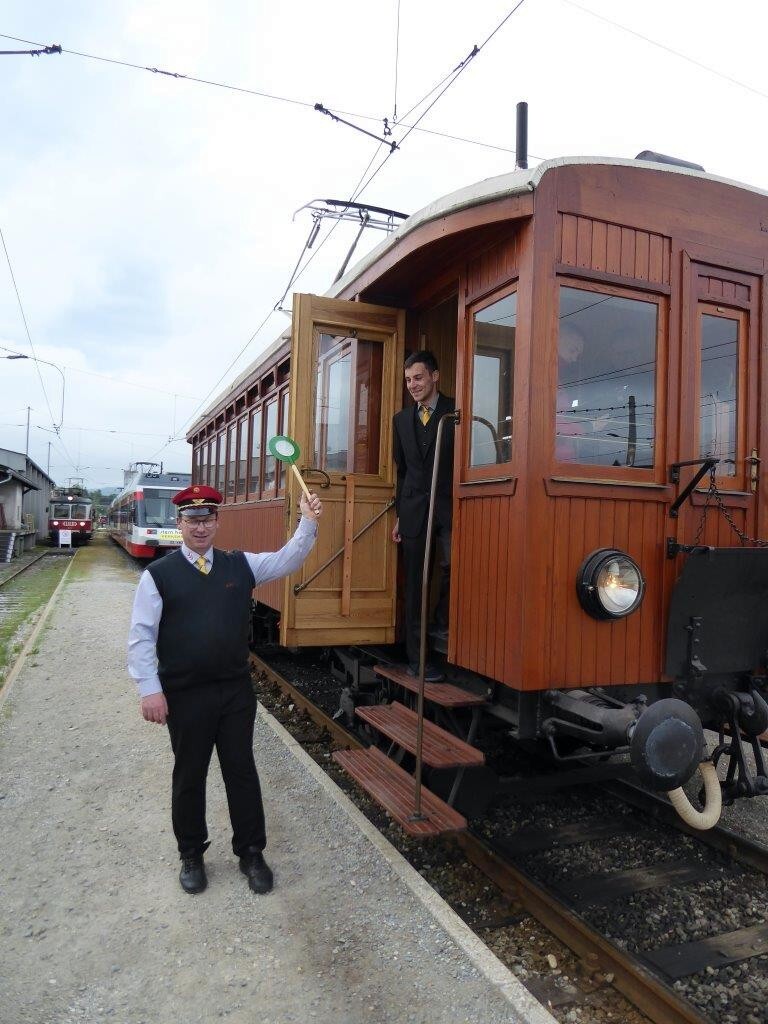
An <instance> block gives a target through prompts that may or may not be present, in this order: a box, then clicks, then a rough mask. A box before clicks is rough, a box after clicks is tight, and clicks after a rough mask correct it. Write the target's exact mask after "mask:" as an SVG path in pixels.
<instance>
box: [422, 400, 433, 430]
mask: <svg viewBox="0 0 768 1024" xmlns="http://www.w3.org/2000/svg"><path fill="white" fill-rule="evenodd" d="M431 415H432V410H431V409H430V408H429V406H428V405H420V406H419V419H420V420H421V422H422V423H423V424H424V426H425V427H426V425H427V424H428V423H429V417H430V416H431Z"/></svg>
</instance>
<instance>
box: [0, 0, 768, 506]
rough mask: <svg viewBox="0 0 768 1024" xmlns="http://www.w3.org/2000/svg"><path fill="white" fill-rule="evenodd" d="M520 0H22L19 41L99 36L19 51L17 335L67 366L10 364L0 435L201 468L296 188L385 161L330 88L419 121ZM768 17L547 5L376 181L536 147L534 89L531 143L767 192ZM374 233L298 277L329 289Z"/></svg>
mask: <svg viewBox="0 0 768 1024" xmlns="http://www.w3.org/2000/svg"><path fill="white" fill-rule="evenodd" d="M517 3H518V0H475V2H474V3H472V4H451V5H447V4H446V3H445V2H444V0H368V2H367V3H361V2H360V0H325V2H324V3H317V2H309V0H283V2H281V3H279V4H278V3H274V2H270V3H266V2H262V0H250V2H246V0H223V2H221V0H220V2H218V3H214V2H213V0H163V2H162V3H159V4H158V3H157V2H156V0H110V2H109V3H103V2H101V0H99V2H97V0H68V2H67V3H66V4H63V3H61V2H60V0H36V2H34V3H30V2H29V0H6V2H5V3H4V4H3V5H2V8H0V33H3V34H5V36H6V37H7V36H15V37H18V38H20V39H23V40H29V41H31V43H32V44H35V45H37V44H50V43H59V44H61V45H62V46H63V47H64V49H65V50H69V51H78V52H79V53H80V54H89V55H92V56H91V57H86V56H78V55H75V54H73V53H71V52H70V53H64V54H62V55H53V56H40V57H29V56H0V95H2V97H3V103H2V108H0V109H1V110H2V127H3V145H2V149H0V230H2V234H3V239H4V242H5V250H7V257H6V251H4V250H3V249H2V247H0V346H2V348H0V356H3V355H8V354H12V353H22V354H26V355H28V356H31V355H32V354H33V352H34V354H35V355H36V356H37V358H38V359H39V360H46V361H47V363H52V364H54V365H53V366H50V365H46V363H44V362H38V363H37V364H35V362H34V361H33V360H31V359H27V360H21V359H15V360H7V359H0V447H5V448H12V449H15V450H18V451H24V448H25V444H26V422H27V407H31V412H30V413H29V421H30V431H29V452H30V455H31V457H32V458H33V459H35V460H36V461H37V462H38V464H40V465H41V466H42V467H43V468H45V467H46V465H47V462H48V456H49V442H50V445H51V447H50V468H51V475H52V476H53V477H54V478H55V479H57V480H59V481H61V482H65V481H66V480H67V479H68V478H69V477H76V476H81V477H83V478H85V481H86V483H87V484H88V485H91V486H109V485H117V484H118V483H120V481H121V479H122V468H123V467H124V466H126V465H127V464H128V463H129V462H130V461H132V460H137V459H144V460H148V459H157V460H163V461H164V463H165V466H166V468H167V469H175V470H184V469H188V467H189V463H190V456H189V450H188V446H187V445H186V443H185V442H184V441H183V440H181V441H179V440H176V441H172V440H171V439H172V438H174V437H178V436H181V437H183V434H184V427H185V426H186V424H187V423H188V422H189V421H190V420H191V418H193V417H194V416H195V413H196V412H197V411H199V410H200V409H201V408H203V407H204V406H205V405H206V404H207V403H208V402H209V401H210V399H211V397H212V396H213V395H215V394H217V393H218V392H219V391H221V390H222V389H223V387H224V386H225V385H226V384H227V383H228V382H229V381H230V380H232V379H233V378H234V377H236V376H237V375H238V374H239V373H240V372H241V371H242V370H243V369H244V368H245V366H246V365H247V364H248V363H249V362H251V361H252V360H253V359H255V358H256V357H257V355H258V353H259V352H260V351H261V350H263V349H264V348H266V347H267V346H268V345H269V344H270V343H271V342H272V341H273V340H274V339H275V338H276V337H277V335H278V334H279V333H280V332H281V331H282V330H283V329H284V327H285V326H286V325H287V323H288V320H287V318H286V316H285V314H284V313H281V312H274V313H272V315H270V311H271V310H273V307H274V306H275V304H276V302H277V301H278V300H279V298H280V296H281V295H282V293H283V291H284V289H285V286H286V284H287V283H288V279H289V277H290V274H291V271H292V270H293V268H294V265H295V263H296V261H297V259H298V257H299V254H300V252H301V250H302V247H303V245H304V242H305V239H306V236H307V234H308V231H309V228H310V224H311V221H310V216H309V214H308V213H307V212H306V211H305V212H304V213H299V214H298V215H297V216H296V217H295V219H293V218H294V213H295V211H296V210H297V209H298V208H299V207H301V206H303V205H304V204H305V203H307V202H309V201H310V200H312V199H315V198H317V197H323V198H339V199H347V198H349V197H350V195H351V194H352V192H353V190H354V189H355V187H356V186H357V185H358V183H359V182H360V181H361V179H363V180H364V178H363V175H364V172H365V171H366V168H370V169H369V170H368V174H370V173H371V172H373V171H375V170H376V169H377V167H378V166H379V164H381V162H382V160H383V159H384V157H385V156H386V153H387V151H386V150H385V149H383V148H379V145H378V143H377V142H375V141H374V140H372V139H370V138H368V137H366V136H365V135H362V134H360V133H358V132H356V131H354V130H352V129H350V128H347V127H345V126H343V125H339V124H336V123H334V122H332V121H331V120H330V119H329V118H327V117H324V116H323V115H321V114H319V113H317V112H316V111H314V110H313V109H312V108H313V105H314V103H316V102H322V103H324V104H325V106H326V107H328V108H330V109H332V110H334V111H337V112H342V111H344V112H346V113H345V114H344V116H346V117H347V119H349V120H356V121H357V123H359V124H360V125H361V126H363V127H365V128H367V129H368V130H370V131H372V132H374V133H380V131H381V129H382V119H383V118H384V117H387V118H389V119H390V121H391V120H392V119H393V115H394V113H395V109H396V111H397V117H398V118H400V119H402V126H400V127H396V128H395V131H394V135H393V137H394V138H395V139H401V138H402V137H403V136H404V135H405V134H406V132H407V127H406V126H407V125H410V124H413V123H414V120H415V119H416V118H417V117H418V116H419V115H420V114H421V113H423V111H424V110H425V107H426V105H427V103H428V102H430V101H431V100H432V99H434V98H435V96H436V95H437V94H436V93H433V94H432V95H431V96H430V98H429V100H427V103H423V104H422V105H421V106H417V107H416V109H415V110H414V111H413V113H409V111H410V109H411V108H412V107H413V106H414V105H415V104H417V103H418V102H419V101H421V100H422V98H423V97H425V96H426V95H427V94H429V93H430V91H431V90H432V89H433V87H434V86H436V85H437V83H439V82H441V81H442V80H443V79H444V78H445V77H446V76H447V75H449V73H450V72H451V71H452V70H453V69H454V68H455V67H456V66H457V65H458V64H459V62H460V61H462V60H463V59H464V58H465V57H466V56H467V55H468V54H469V52H470V51H471V49H472V47H473V45H474V44H478V45H479V44H481V43H482V42H483V41H484V40H485V39H486V38H487V37H488V36H489V35H490V34H491V33H492V32H493V30H494V29H495V28H496V27H497V26H499V25H500V23H501V22H502V21H503V19H504V18H505V17H506V15H507V14H509V13H510V11H512V10H513V8H515V7H516V6H517ZM398 15H399V32H398ZM605 19H610V22H611V23H609V21H606V20H605ZM767 27H768V7H767V6H766V5H765V4H764V3H762V2H761V0H731V2H730V3H729V4H728V5H727V7H723V5H722V4H721V3H719V2H710V0H675V2H674V3H670V2H669V0H646V2H645V3H644V4H642V5H639V4H636V3H634V2H630V0H578V2H575V0H524V2H523V3H522V5H521V6H520V7H519V9H518V10H516V11H515V13H514V14H513V15H512V16H511V17H510V18H509V20H508V21H506V23H505V24H504V25H503V26H502V27H501V28H500V29H499V31H498V32H497V33H496V34H495V35H494V36H493V38H492V39H491V40H490V41H489V42H488V44H487V45H486V46H485V47H484V48H483V49H482V51H481V52H480V53H479V55H478V56H477V57H476V58H474V60H472V61H471V62H470V63H469V65H468V66H467V68H466V70H465V71H464V72H463V73H462V74H461V75H460V76H459V78H458V79H457V80H456V81H455V83H454V84H453V85H452V86H451V87H450V88H449V89H448V90H447V91H446V92H445V94H444V95H443V96H442V97H441V98H440V99H439V100H438V101H437V103H436V104H435V105H434V107H433V108H432V109H431V110H430V111H429V113H427V115H426V116H425V118H424V119H423V120H422V121H421V122H420V124H419V128H420V129H427V130H426V131H422V130H417V131H413V132H412V133H410V134H408V138H407V139H405V140H404V142H403V145H402V147H401V149H400V150H399V151H398V152H396V153H395V154H394V155H393V156H392V157H391V158H390V159H389V160H387V162H386V165H384V166H383V167H382V169H381V171H380V172H379V173H377V174H376V176H375V178H374V179H373V180H372V182H371V184H370V186H369V187H368V188H367V189H366V190H365V191H364V192H363V194H362V196H361V200H367V201H369V202H370V203H372V204H375V205H380V206H386V207H390V208H393V209H397V210H402V211H404V212H408V213H412V212H415V211H416V210H418V209H419V208H421V207H422V206H425V205H426V204H427V203H428V202H430V201H431V200H433V199H435V198H437V197H438V196H440V195H443V194H445V193H448V192H451V191H453V190H454V189H457V188H460V187H461V186H463V185H466V184H468V183H470V182H473V181H478V180H480V179H482V178H487V177H490V176H493V175H496V174H502V173H504V172H506V171H509V170H512V169H513V167H514V153H513V148H514V134H515V130H514V114H515V104H516V102H517V101H518V100H520V99H525V100H527V101H528V103H529V105H530V137H529V146H530V151H531V154H532V159H531V162H532V163H535V162H536V159H534V156H533V155H535V158H551V157H556V156H564V155H577V154H578V155H600V156H618V157H632V156H634V155H635V154H636V153H637V152H638V151H640V150H642V149H654V150H657V151H660V152H666V153H672V154H675V155H677V156H681V157H684V158H687V159H690V160H694V161H696V162H698V163H701V164H703V165H704V166H705V167H706V169H707V170H708V171H710V172H712V173H714V174H718V175H721V176H724V177H729V178H734V179H737V180H740V181H744V182H747V183H749V184H751V185H755V186H758V187H760V188H765V189H768V165H766V161H765V143H764V134H765V133H764V130H763V128H762V126H763V124H764V123H765V118H766V114H767V113H768V65H766V61H765V58H764V53H763V47H764V39H765V35H766V31H765V30H766V28H767ZM25 48H29V47H28V45H27V44H25V43H19V42H14V41H13V40H11V39H8V38H2V39H0V49H4V50H10V49H25ZM94 57H100V58H108V59H109V60H96V59H93V58H94ZM110 61H122V62H126V63H128V64H135V65H139V68H138V69H136V68H132V67H125V66H123V65H122V64H119V63H111V62H110ZM144 68H159V69H162V70H165V71H171V72H177V73H181V74H186V75H188V76H194V77H196V78H199V79H206V80H207V81H208V82H211V83H219V84H218V85H206V84H202V83H198V82H192V81H189V80H186V81H185V80H183V79H181V78H175V77H171V76H169V75H161V74H155V73H151V72H149V71H146V70H142V69H144ZM221 85H229V86H236V87H239V88H241V89H247V90H252V92H244V91H235V90H233V89H229V88H222V87H220V86H221ZM253 92H259V93H269V94H271V95H272V96H273V97H281V98H282V99H276V98H273V99H269V98H266V97H263V96H257V95H253ZM288 100H292V101H296V102H287V101H288ZM350 115H354V116H352V117H350ZM362 116H366V117H369V118H373V120H361V119H360V118H361V117H362ZM446 136H454V137H456V138H449V137H446ZM461 140H464V141H461ZM372 160H373V163H371V161H372ZM329 227H330V224H329V223H328V222H326V225H325V226H324V228H323V235H324V234H325V232H327V231H328V230H329ZM355 232H356V228H355V227H354V225H351V224H345V225H341V226H340V227H339V228H338V229H337V230H336V231H335V232H334V235H333V236H332V237H331V238H330V240H329V241H328V243H327V244H326V245H324V246H323V248H322V250H321V251H319V252H318V255H317V257H316V258H315V259H314V260H313V262H312V264H311V265H310V266H309V267H308V269H307V270H306V272H305V273H304V274H303V276H302V277H301V279H300V280H299V282H298V284H297V286H296V290H301V291H314V292H320V293H322V292H324V291H325V290H326V289H327V288H328V287H329V285H330V283H331V282H332V280H333V278H334V276H335V274H336V270H337V269H338V267H339V265H340V263H341V261H342V259H343V257H344V255H345V253H346V250H347V248H348V246H349V245H350V243H351V240H352V238H353V236H354V234H355ZM368 234H369V237H368V238H367V239H365V238H364V240H363V244H362V246H361V248H360V249H359V250H358V251H359V253H360V254H361V255H362V254H363V252H364V251H365V249H366V248H370V247H372V246H373V245H375V244H376V243H378V242H379V241H380V240H381V237H382V236H381V235H380V234H378V233H376V232H369V233H368ZM323 235H321V238H322V237H323ZM318 244H319V243H316V246H315V248H316V249H317V248H318ZM9 261H10V266H9ZM11 268H12V271H13V275H14V277H15V284H16V287H17V288H18V293H19V296H20V298H21V306H22V308H23V311H24V314H25V316H26V321H27V326H28V329H29V337H31V342H32V345H33V346H34V348H31V347H30V340H29V337H28V335H27V330H26V329H25V325H24V320H23V318H22V312H21V309H20V306H19V301H18V299H17V295H16V290H15V288H14V283H13V279H12V277H11ZM284 305H286V306H287V307H289V306H290V295H289V296H288V299H287V301H286V303H285V304H284ZM257 328H260V329H259V330H258V331H257ZM254 334H255V337H254ZM38 370H39V376H38ZM62 374H63V377H62ZM40 378H42V384H41V379H40ZM43 386H44V387H43ZM62 397H63V398H64V403H63V405H64V409H63V426H62V427H61V430H60V432H59V434H57V433H55V432H54V426H58V425H59V423H60V420H61V412H62ZM169 441H170V443H169Z"/></svg>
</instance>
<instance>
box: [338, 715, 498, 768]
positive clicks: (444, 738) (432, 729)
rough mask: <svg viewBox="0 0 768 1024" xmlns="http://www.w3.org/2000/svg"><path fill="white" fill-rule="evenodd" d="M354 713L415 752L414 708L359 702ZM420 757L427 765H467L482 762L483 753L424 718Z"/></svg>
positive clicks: (438, 766)
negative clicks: (360, 703)
mask: <svg viewBox="0 0 768 1024" xmlns="http://www.w3.org/2000/svg"><path fill="white" fill-rule="evenodd" d="M355 714H356V715H357V716H358V717H359V718H362V720H363V721H364V722H368V724H369V725H372V726H373V727H374V729H378V730H379V732H380V733H382V734H383V735H384V736H388V737H389V738H390V739H391V740H393V741H394V742H395V743H397V745H398V746H399V747H403V749H404V750H408V751H410V753H411V754H415V753H416V729H417V726H418V721H419V716H418V715H417V714H416V712H415V711H411V709H410V708H407V707H405V705H404V704H399V703H398V702H397V701H394V702H393V703H392V704H373V705H370V706H365V705H360V706H359V707H356V708H355ZM421 756H422V760H423V761H424V764H428V765H429V766H430V767H431V768H470V767H473V766H475V765H480V764H485V755H484V754H483V752H482V751H481V750H478V749H477V748H476V747H471V746H470V745H469V744H468V743H465V742H464V740H461V739H459V737H458V736H454V735H453V734H452V733H450V732H446V731H445V729H441V728H440V726H439V725H435V723H434V722H429V721H427V720H426V719H425V720H424V733H423V738H422V745H421Z"/></svg>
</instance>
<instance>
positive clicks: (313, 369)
mask: <svg viewBox="0 0 768 1024" xmlns="http://www.w3.org/2000/svg"><path fill="white" fill-rule="evenodd" d="M404 325H405V314H404V312H403V311H402V310H398V309H391V308H389V307H386V306H373V305H368V304H365V303H362V302H346V301H341V300H337V299H326V298H323V297H321V296H318V295H294V297H293V333H292V340H291V395H290V435H291V437H293V438H294V439H295V440H296V441H298V443H299V446H300V448H301V458H300V460H299V463H298V466H299V469H300V471H301V472H302V474H303V476H304V477H305V479H306V481H307V483H308V485H309V487H310V489H312V490H316V491H317V493H318V494H319V495H320V497H321V498H322V501H323V516H322V518H321V519H320V522H319V527H318V540H317V544H316V545H315V547H314V549H313V551H312V553H311V554H310V556H309V558H308V559H307V561H306V562H305V563H304V566H303V568H302V570H301V573H300V574H298V573H297V574H296V575H294V576H292V577H291V578H290V579H288V580H286V582H285V591H284V599H283V611H282V616H281V620H280V642H281V644H283V645H284V646H287V647H300V646H312V645H317V644H322V645H325V644H351V643H392V642H394V639H395V587H396V568H397V546H396V545H395V544H394V543H393V542H392V540H391V537H390V535H391V532H392V526H393V524H394V519H395V514H394V508H393V503H394V493H395V472H396V471H395V467H394V464H393V459H392V416H393V415H394V413H395V412H396V411H397V409H398V408H399V407H400V399H401V394H402V385H401V371H402V359H403V337H404ZM286 484H287V489H288V494H287V498H288V501H287V507H288V515H287V528H288V533H289V534H290V532H292V530H293V527H294V523H295V515H296V512H297V510H298V494H299V487H298V482H297V480H296V478H295V476H294V474H293V473H290V474H288V475H287V477H286ZM390 509H392V510H391V511H390Z"/></svg>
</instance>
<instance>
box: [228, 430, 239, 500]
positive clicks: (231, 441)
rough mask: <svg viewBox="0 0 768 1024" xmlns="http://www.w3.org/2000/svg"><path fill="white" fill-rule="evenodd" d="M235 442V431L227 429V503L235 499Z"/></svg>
mask: <svg viewBox="0 0 768 1024" xmlns="http://www.w3.org/2000/svg"><path fill="white" fill-rule="evenodd" d="M236 440H237V431H236V430H235V427H234V426H232V427H229V428H228V429H227V491H226V496H227V501H232V500H233V498H234V497H235V475H236V473H237V462H236V461H235V458H236V455H235V442H236Z"/></svg>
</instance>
